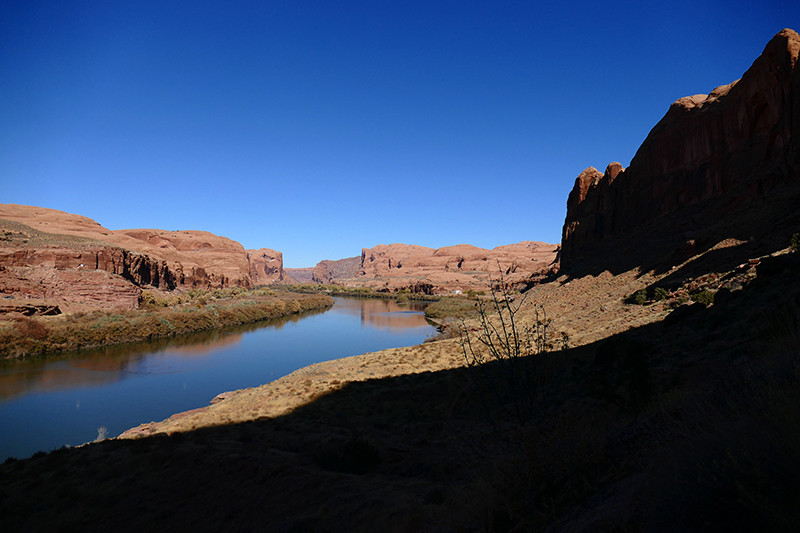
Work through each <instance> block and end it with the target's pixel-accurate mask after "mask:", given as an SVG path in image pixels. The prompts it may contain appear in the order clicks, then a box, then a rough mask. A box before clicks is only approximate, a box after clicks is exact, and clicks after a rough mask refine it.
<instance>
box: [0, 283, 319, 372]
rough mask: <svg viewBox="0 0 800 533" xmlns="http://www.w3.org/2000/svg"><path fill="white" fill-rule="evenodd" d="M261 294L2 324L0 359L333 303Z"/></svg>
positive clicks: (154, 335)
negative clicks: (206, 302)
mask: <svg viewBox="0 0 800 533" xmlns="http://www.w3.org/2000/svg"><path fill="white" fill-rule="evenodd" d="M263 292H264V291H261V293H263ZM261 293H259V292H258V291H255V292H251V293H243V292H242V294H244V296H241V295H239V297H236V298H229V299H226V300H214V301H213V302H212V303H209V304H205V305H204V304H202V303H199V302H196V301H195V299H192V300H189V301H188V303H179V304H178V305H176V306H172V307H164V306H163V305H162V304H161V303H160V302H154V303H153V304H152V305H148V306H144V307H143V308H141V309H138V310H129V311H113V312H109V311H91V312H85V313H73V314H69V315H64V316H56V317H41V318H27V317H26V318H17V319H15V320H12V321H0V357H3V358H14V357H25V356H28V355H34V354H43V353H50V352H60V351H69V350H77V349H81V348H89V347H95V346H106V345H110V344H118V343H123V342H132V341H139V340H146V339H153V338H158V337H166V336H171V335H179V334H182V333H189V332H193V331H206V330H211V329H217V328H221V327H224V326H233V325H239V324H248V323H252V322H257V321H259V320H265V319H269V318H277V317H281V316H286V315H290V314H294V313H299V312H301V311H307V310H310V309H316V308H320V307H327V306H330V305H332V304H333V300H332V298H330V297H328V296H324V295H303V294H292V293H281V294H280V295H271V296H270V295H261ZM178 298H180V296H178Z"/></svg>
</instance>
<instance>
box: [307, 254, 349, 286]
mask: <svg viewBox="0 0 800 533" xmlns="http://www.w3.org/2000/svg"><path fill="white" fill-rule="evenodd" d="M360 268H361V257H358V256H356V257H348V258H345V259H339V260H336V261H330V260H325V261H320V262H319V263H317V266H315V267H314V271H313V273H312V275H311V281H313V282H314V283H321V284H323V285H329V284H331V283H335V282H336V281H337V280H340V279H348V278H352V277H355V276H356V274H357V273H358V270H359V269H360Z"/></svg>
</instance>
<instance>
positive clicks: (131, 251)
mask: <svg viewBox="0 0 800 533" xmlns="http://www.w3.org/2000/svg"><path fill="white" fill-rule="evenodd" d="M0 232H1V233H0V267H2V268H3V270H2V272H0V292H2V293H4V294H6V295H11V296H15V297H22V298H45V299H55V300H59V301H69V302H78V303H86V304H91V305H99V306H102V307H116V308H132V307H136V306H138V302H139V299H140V296H141V290H142V288H158V289H161V290H174V289H184V288H225V287H233V286H237V287H245V288H251V287H253V286H254V284H268V283H272V282H273V281H277V280H281V279H282V277H283V256H282V254H281V253H280V252H276V251H274V250H269V249H266V248H263V249H260V250H250V251H248V252H246V251H245V250H244V248H243V247H242V245H241V244H239V243H238V242H236V241H233V240H231V239H228V238H225V237H220V236H217V235H213V234H211V233H208V232H204V231H174V232H172V231H163V230H154V229H135V230H117V231H112V230H109V229H107V228H104V227H103V226H101V225H100V224H98V223H97V222H95V221H94V220H91V219H89V218H86V217H83V216H80V215H74V214H70V213H65V212H63V211H58V210H55V209H45V208H40V207H33V206H20V205H13V204H0Z"/></svg>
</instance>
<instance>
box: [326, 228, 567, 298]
mask: <svg viewBox="0 0 800 533" xmlns="http://www.w3.org/2000/svg"><path fill="white" fill-rule="evenodd" d="M557 251H558V246H557V245H554V244H547V243H543V242H533V241H525V242H521V243H518V244H509V245H506V246H498V247H496V248H493V249H491V250H487V249H484V248H478V247H475V246H471V245H469V244H459V245H456V246H447V247H444V248H438V249H434V248H426V247H424V246H417V245H409V244H389V245H385V244H381V245H378V246H375V247H373V248H364V249H363V250H362V253H361V265H360V268H359V269H358V271H357V272H356V273H355V275H354V276H353V277H352V278H349V279H340V280H338V281H337V283H339V284H342V285H351V286H365V287H369V288H372V289H375V290H381V291H390V292H393V291H399V290H410V291H412V292H422V293H427V294H441V293H447V292H452V291H456V290H459V291H462V292H466V291H468V290H476V291H480V290H487V289H488V288H489V287H490V285H492V284H493V283H495V282H497V281H498V280H499V279H500V277H501V276H502V277H503V279H504V280H505V281H506V283H508V284H509V285H510V286H514V285H526V284H529V283H533V282H536V281H539V280H541V279H543V278H544V276H545V275H546V274H547V273H548V272H550V271H551V270H552V269H553V268H554V265H553V262H554V260H555V258H556V254H557Z"/></svg>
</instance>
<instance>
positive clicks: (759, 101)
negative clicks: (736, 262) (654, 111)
mask: <svg viewBox="0 0 800 533" xmlns="http://www.w3.org/2000/svg"><path fill="white" fill-rule="evenodd" d="M798 52H800V36H798V34H797V33H796V32H794V31H793V30H783V31H781V32H780V33H778V34H777V35H776V36H775V37H774V38H773V39H772V40H771V41H770V42H769V43H768V44H767V46H766V48H765V50H764V52H763V53H762V54H761V56H760V57H759V58H758V59H756V61H755V62H754V63H753V65H752V66H751V67H750V68H749V69H748V70H747V72H745V74H744V75H743V76H742V78H741V79H740V80H738V81H736V82H733V83H730V84H728V85H723V86H721V87H718V88H716V89H714V90H713V91H712V92H711V93H710V94H708V95H695V96H689V97H685V98H681V99H680V100H678V101H676V102H675V103H673V104H672V105H671V106H670V108H669V110H668V111H667V114H666V115H665V116H664V118H662V119H661V121H660V122H659V123H658V124H656V126H655V127H654V128H653V129H652V131H651V132H650V134H649V135H648V136H647V138H646V139H645V141H644V142H643V143H642V145H641V147H640V148H639V150H638V151H637V152H636V155H635V156H634V158H633V160H632V161H631V164H630V166H629V167H628V168H627V169H623V168H622V166H621V165H619V164H618V163H612V164H611V165H609V166H608V168H607V169H606V171H605V173H602V174H601V173H600V172H599V171H597V170H596V169H594V168H591V167H590V168H588V169H586V170H585V171H583V172H582V173H581V174H580V176H578V178H577V179H576V180H575V186H574V188H573V190H572V192H571V193H570V195H569V199H568V201H567V216H566V220H565V222H564V228H563V233H562V251H561V266H562V268H564V269H567V270H568V269H570V268H571V267H572V266H574V265H575V264H577V263H579V262H580V261H582V260H586V259H587V258H588V257H590V256H591V255H592V254H595V253H597V252H598V247H597V246H596V245H597V244H598V243H599V242H600V241H603V240H606V239H608V238H610V237H614V236H621V235H625V234H628V233H630V232H632V231H634V230H636V229H637V228H641V227H643V226H645V225H647V224H649V223H651V222H653V221H655V220H661V219H664V217H665V216H666V215H671V214H675V216H677V217H679V219H675V220H671V221H670V223H669V224H664V226H665V227H664V228H661V230H660V231H662V232H663V234H661V235H660V236H659V237H658V238H660V239H662V240H663V239H665V238H673V239H676V240H680V239H684V240H686V239H685V237H687V236H684V235H677V234H676V232H678V231H684V230H685V229H686V227H698V226H700V225H705V226H708V225H709V224H713V223H714V222H715V221H718V220H721V219H724V218H726V217H730V216H735V214H736V213H737V212H738V211H739V210H741V209H742V206H747V205H749V204H752V203H753V202H756V201H759V200H761V199H763V198H765V196H766V195H768V194H769V193H770V191H773V190H775V189H776V188H778V187H781V186H783V185H785V184H787V183H788V182H792V181H797V179H798V177H799V176H800V140H799V137H798V130H799V129H800V68H798V67H797V66H796V64H797V60H798ZM683 222H686V224H682V223H683ZM719 236H720V237H722V238H724V237H729V236H732V235H722V234H720V235H719ZM688 237H690V236H688ZM745 238H746V237H745ZM618 252H619V251H618V250H617V251H616V253H618Z"/></svg>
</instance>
